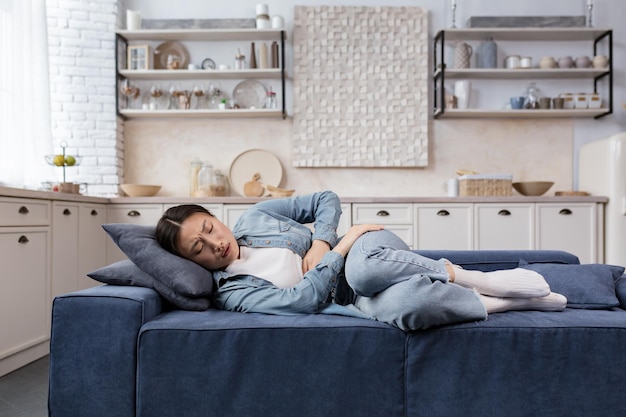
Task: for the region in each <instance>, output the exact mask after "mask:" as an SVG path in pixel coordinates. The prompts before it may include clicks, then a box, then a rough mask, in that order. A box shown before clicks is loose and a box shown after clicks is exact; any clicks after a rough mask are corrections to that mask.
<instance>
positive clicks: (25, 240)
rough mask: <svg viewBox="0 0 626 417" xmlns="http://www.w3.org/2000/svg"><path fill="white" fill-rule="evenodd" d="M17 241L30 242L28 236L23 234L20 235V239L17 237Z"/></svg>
mask: <svg viewBox="0 0 626 417" xmlns="http://www.w3.org/2000/svg"><path fill="white" fill-rule="evenodd" d="M17 243H21V244H22V245H25V244H27V243H28V238H27V237H26V236H24V235H22V236H20V237H19V239H17Z"/></svg>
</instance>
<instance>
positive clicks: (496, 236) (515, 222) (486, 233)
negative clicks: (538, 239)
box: [474, 204, 535, 250]
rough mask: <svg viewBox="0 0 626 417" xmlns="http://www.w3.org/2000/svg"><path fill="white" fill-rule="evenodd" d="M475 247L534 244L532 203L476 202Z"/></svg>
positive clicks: (517, 247) (531, 245)
mask: <svg viewBox="0 0 626 417" xmlns="http://www.w3.org/2000/svg"><path fill="white" fill-rule="evenodd" d="M474 213H475V214H474V216H475V224H474V229H475V238H476V242H475V244H474V248H475V249H483V250H493V249H503V250H517V249H533V248H534V230H533V225H534V221H535V219H534V206H533V205H532V204H497V205H496V204H476V205H475V207H474Z"/></svg>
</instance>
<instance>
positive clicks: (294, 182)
mask: <svg viewBox="0 0 626 417" xmlns="http://www.w3.org/2000/svg"><path fill="white" fill-rule="evenodd" d="M429 131H430V132H431V135H430V139H429V140H430V143H429V164H428V166H427V167H425V168H397V169H388V168H330V169H329V168H296V167H293V166H292V162H291V161H292V156H291V152H292V141H291V140H292V122H291V120H290V119H287V120H270V119H212V120H208V121H207V120H205V121H201V120H176V119H167V120H131V121H127V122H126V123H125V127H124V137H125V145H124V148H125V182H127V183H142V184H159V185H161V186H162V187H163V188H162V189H161V191H160V193H159V195H162V196H187V195H188V189H189V182H188V181H189V176H188V167H189V162H190V161H191V160H192V159H193V158H195V157H199V158H200V159H201V160H203V161H208V162H210V163H211V164H212V165H213V168H215V169H220V170H222V172H225V173H228V171H229V168H230V164H231V163H232V161H233V160H234V159H235V157H237V155H239V154H240V153H241V152H244V151H246V150H249V149H264V150H267V151H269V152H272V153H274V154H275V155H276V156H277V157H278V158H279V159H280V161H281V163H282V165H283V169H284V175H283V180H282V182H281V184H270V185H276V186H282V187H284V188H292V189H295V190H296V194H305V193H308V192H313V191H317V190H321V189H332V190H334V191H336V192H337V193H338V194H340V195H342V196H346V197H348V196H349V197H361V196H363V197H376V196H380V197H405V196H445V195H446V189H445V183H446V181H447V179H448V178H450V177H454V176H456V171H457V170H458V169H468V170H473V171H477V172H480V173H511V174H513V180H514V181H526V180H548V181H554V183H555V185H554V186H553V187H552V188H551V189H550V192H549V194H550V195H553V192H554V191H564V190H571V189H572V177H573V173H572V171H573V155H572V152H573V151H572V149H573V144H572V142H573V122H572V121H570V120H565V119H563V120H558V119H552V120H521V121H518V120H503V121H490V122H489V123H485V122H484V121H480V120H467V121H464V120H455V121H436V122H431V126H430V128H429ZM233 195H237V194H236V193H234V192H233Z"/></svg>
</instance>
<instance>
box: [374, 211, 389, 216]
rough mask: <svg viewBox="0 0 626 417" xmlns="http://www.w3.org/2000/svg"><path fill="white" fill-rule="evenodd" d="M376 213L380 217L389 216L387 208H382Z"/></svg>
mask: <svg viewBox="0 0 626 417" xmlns="http://www.w3.org/2000/svg"><path fill="white" fill-rule="evenodd" d="M376 215H377V216H380V217H387V216H389V212H388V211H387V210H381V211H379V212H378V213H376Z"/></svg>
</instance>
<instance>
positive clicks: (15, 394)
mask: <svg viewBox="0 0 626 417" xmlns="http://www.w3.org/2000/svg"><path fill="white" fill-rule="evenodd" d="M48 363H49V361H48V357H47V356H46V357H44V358H42V359H39V360H38V361H35V362H33V363H31V364H29V365H26V366H24V367H23V368H20V369H18V370H17V371H14V372H11V373H10V374H8V375H5V376H3V377H1V378H0V417H47V416H48Z"/></svg>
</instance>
